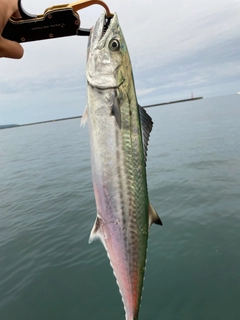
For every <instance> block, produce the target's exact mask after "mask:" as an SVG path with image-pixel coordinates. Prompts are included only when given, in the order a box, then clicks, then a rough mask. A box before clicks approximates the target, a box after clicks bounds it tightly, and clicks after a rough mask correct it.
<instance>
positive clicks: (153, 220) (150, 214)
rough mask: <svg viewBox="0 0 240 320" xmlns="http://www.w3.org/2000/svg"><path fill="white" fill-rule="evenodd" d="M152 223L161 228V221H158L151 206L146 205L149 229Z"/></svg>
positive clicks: (157, 216)
mask: <svg viewBox="0 0 240 320" xmlns="http://www.w3.org/2000/svg"><path fill="white" fill-rule="evenodd" d="M153 223H156V224H159V225H160V226H162V220H161V219H160V217H159V215H158V214H157V212H156V211H155V209H154V208H153V206H152V205H151V204H150V203H149V205H148V226H149V228H150V227H151V225H152V224H153Z"/></svg>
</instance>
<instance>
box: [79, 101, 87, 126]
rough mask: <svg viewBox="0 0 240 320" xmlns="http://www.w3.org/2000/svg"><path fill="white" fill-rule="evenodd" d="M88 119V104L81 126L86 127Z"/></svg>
mask: <svg viewBox="0 0 240 320" xmlns="http://www.w3.org/2000/svg"><path fill="white" fill-rule="evenodd" d="M87 121H88V107H87V106H86V108H85V110H84V112H83V115H82V118H81V122H80V126H81V127H84V126H85V124H86V123H87Z"/></svg>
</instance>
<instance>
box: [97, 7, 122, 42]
mask: <svg viewBox="0 0 240 320" xmlns="http://www.w3.org/2000/svg"><path fill="white" fill-rule="evenodd" d="M117 19H118V18H117V15H116V13H114V15H113V16H111V17H108V16H107V15H106V13H105V12H103V13H102V14H101V16H100V17H99V19H98V21H97V23H96V29H97V30H96V31H94V29H93V32H94V33H96V40H97V42H100V41H101V40H103V39H104V38H106V37H107V35H108V33H109V32H110V31H109V30H111V27H112V26H113V24H115V23H116V21H117Z"/></svg>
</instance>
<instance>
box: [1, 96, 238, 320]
mask: <svg viewBox="0 0 240 320" xmlns="http://www.w3.org/2000/svg"><path fill="white" fill-rule="evenodd" d="M146 110H147V112H148V113H149V114H150V115H151V117H152V119H153V121H154V127H153V131H152V133H151V136H150V142H149V151H148V162H147V174H148V189H149V198H150V201H151V203H152V205H153V206H154V208H155V209H156V210H157V212H158V213H159V215H160V217H161V219H162V221H163V226H162V227H161V226H156V225H153V226H152V227H151V229H150V232H149V242H148V259H147V268H146V278H145V282H144V290H143V298H142V304H141V310H140V317H139V319H140V320H226V319H228V320H239V319H240V307H239V302H240V96H238V95H231V96H225V97H217V98H211V99H203V100H198V101H192V102H185V103H179V104H173V105H167V106H161V107H155V108H149V109H146ZM79 122H80V121H79V119H77V120H69V121H62V122H53V123H47V124H42V125H34V126H26V127H18V128H13V129H6V130H0V319H1V320H33V319H34V320H43V319H44V320H77V319H84V320H85V319H86V320H113V319H114V320H117V319H119V320H122V319H124V309H123V305H122V301H121V297H120V294H119V291H118V287H117V285H116V282H115V278H114V276H113V273H112V269H111V267H110V264H109V261H108V258H107V255H106V253H105V250H104V248H103V246H102V244H101V243H100V242H98V241H96V242H93V243H92V244H91V245H89V244H88V238H89V234H90V231H91V228H92V226H93V223H94V220H95V215H96V208H95V200H94V195H93V189H92V182H91V167H90V151H89V137H88V130H87V127H85V128H80V126H79Z"/></svg>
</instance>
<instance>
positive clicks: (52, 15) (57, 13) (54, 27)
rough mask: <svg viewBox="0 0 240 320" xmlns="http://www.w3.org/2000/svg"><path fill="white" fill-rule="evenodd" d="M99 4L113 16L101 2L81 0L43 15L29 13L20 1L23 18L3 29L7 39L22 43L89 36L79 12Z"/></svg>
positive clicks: (9, 22) (107, 13)
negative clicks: (83, 26) (73, 36)
mask: <svg viewBox="0 0 240 320" xmlns="http://www.w3.org/2000/svg"><path fill="white" fill-rule="evenodd" d="M94 4H99V5H101V6H103V7H104V8H105V10H106V17H107V18H111V17H112V16H113V14H111V12H110V11H109V8H108V6H107V5H106V4H105V3H104V2H103V1H101V0H80V1H77V2H73V3H70V4H64V5H56V6H53V7H50V8H47V9H46V10H45V11H44V13H43V14H41V15H33V14H29V13H27V12H26V11H25V10H24V9H23V8H22V5H21V0H18V8H19V12H20V15H21V18H14V17H12V18H11V19H9V21H8V22H7V24H6V26H5V28H4V29H3V32H2V36H3V37H4V38H6V39H9V40H13V41H17V42H19V43H21V42H28V41H36V40H44V39H52V38H59V37H67V36H72V35H79V36H88V35H89V34H90V29H82V28H80V24H81V21H80V17H79V14H78V13H77V11H79V10H81V9H84V8H87V7H89V6H91V5H94Z"/></svg>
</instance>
